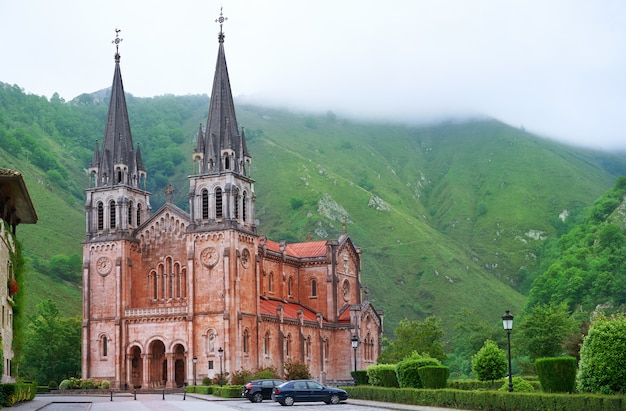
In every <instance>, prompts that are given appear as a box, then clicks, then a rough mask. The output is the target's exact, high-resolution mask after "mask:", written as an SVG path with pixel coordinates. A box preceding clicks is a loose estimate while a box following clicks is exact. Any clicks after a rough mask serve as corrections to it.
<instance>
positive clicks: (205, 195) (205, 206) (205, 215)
mask: <svg viewBox="0 0 626 411" xmlns="http://www.w3.org/2000/svg"><path fill="white" fill-rule="evenodd" d="M202 219H203V220H208V219H209V190H207V189H206V188H205V189H204V190H202Z"/></svg>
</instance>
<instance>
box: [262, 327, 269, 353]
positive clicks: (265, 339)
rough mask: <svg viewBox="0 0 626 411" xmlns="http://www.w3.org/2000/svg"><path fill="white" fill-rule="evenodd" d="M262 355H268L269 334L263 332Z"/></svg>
mask: <svg viewBox="0 0 626 411" xmlns="http://www.w3.org/2000/svg"><path fill="white" fill-rule="evenodd" d="M263 354H265V355H266V356H269V355H270V332H269V331H266V332H265V337H263Z"/></svg>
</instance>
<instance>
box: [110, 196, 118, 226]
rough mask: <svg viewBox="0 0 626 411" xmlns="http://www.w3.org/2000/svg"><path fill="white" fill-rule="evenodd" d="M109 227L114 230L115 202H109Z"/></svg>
mask: <svg viewBox="0 0 626 411" xmlns="http://www.w3.org/2000/svg"><path fill="white" fill-rule="evenodd" d="M109 219H110V221H109V227H111V228H115V227H116V225H115V201H113V200H111V202H110V203H109Z"/></svg>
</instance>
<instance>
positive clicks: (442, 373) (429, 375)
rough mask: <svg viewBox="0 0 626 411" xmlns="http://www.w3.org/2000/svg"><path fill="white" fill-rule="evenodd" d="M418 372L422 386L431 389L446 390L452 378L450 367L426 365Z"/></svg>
mask: <svg viewBox="0 0 626 411" xmlns="http://www.w3.org/2000/svg"><path fill="white" fill-rule="evenodd" d="M417 371H418V373H419V376H420V382H421V384H422V386H423V387H424V388H430V389H440V388H445V387H446V382H447V381H448V377H449V376H450V367H444V366H435V365H426V366H423V367H420V368H418V370H417ZM415 388H418V387H415Z"/></svg>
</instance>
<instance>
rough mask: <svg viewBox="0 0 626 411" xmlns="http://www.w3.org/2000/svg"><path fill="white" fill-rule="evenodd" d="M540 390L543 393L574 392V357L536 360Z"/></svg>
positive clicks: (575, 369) (575, 368) (576, 366)
mask: <svg viewBox="0 0 626 411" xmlns="http://www.w3.org/2000/svg"><path fill="white" fill-rule="evenodd" d="M535 367H536V368H537V374H538V375H539V382H541V388H542V389H543V391H545V392H574V388H575V387H576V371H577V368H578V365H577V364H576V358H574V357H550V358H537V360H536V361H535Z"/></svg>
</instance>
